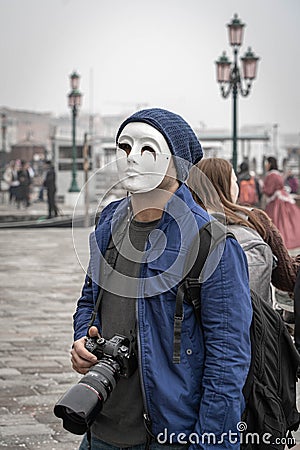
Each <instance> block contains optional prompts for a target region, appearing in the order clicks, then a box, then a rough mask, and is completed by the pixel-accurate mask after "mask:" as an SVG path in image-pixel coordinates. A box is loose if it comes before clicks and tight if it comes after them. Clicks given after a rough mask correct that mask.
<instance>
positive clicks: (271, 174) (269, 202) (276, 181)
mask: <svg viewBox="0 0 300 450" xmlns="http://www.w3.org/2000/svg"><path fill="white" fill-rule="evenodd" d="M265 164H266V171H267V174H266V176H265V179H264V185H263V193H264V194H265V197H266V209H265V211H266V213H267V214H268V216H269V217H270V218H271V219H272V221H273V223H274V225H275V226H276V227H277V228H278V230H279V231H280V233H281V235H282V238H283V241H284V243H285V246H286V247H287V248H288V249H294V248H298V247H300V226H299V223H300V208H298V206H297V205H296V203H295V200H294V199H293V198H292V197H291V196H290V195H289V193H288V192H287V191H286V189H285V188H284V180H283V176H282V175H281V173H280V172H279V170H278V165H277V160H276V158H274V157H273V156H270V157H268V158H267V159H266V163H265Z"/></svg>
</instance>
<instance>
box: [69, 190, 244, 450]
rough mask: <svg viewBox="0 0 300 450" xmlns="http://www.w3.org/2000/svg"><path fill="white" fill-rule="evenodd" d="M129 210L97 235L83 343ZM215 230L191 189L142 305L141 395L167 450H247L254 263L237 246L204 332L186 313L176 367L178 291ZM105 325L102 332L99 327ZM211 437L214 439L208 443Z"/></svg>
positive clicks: (166, 235)
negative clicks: (102, 271) (201, 241)
mask: <svg viewBox="0 0 300 450" xmlns="http://www.w3.org/2000/svg"><path fill="white" fill-rule="evenodd" d="M128 202H130V200H129V199H123V200H121V201H118V202H113V203H111V204H110V205H109V206H108V207H106V208H105V209H104V210H103V212H102V215H101V217H100V220H99V223H98V226H97V228H96V230H95V232H94V233H92V234H91V238H90V246H91V249H90V251H91V257H90V265H89V275H87V276H86V280H85V284H84V287H83V290H82V296H81V297H80V299H79V300H78V304H77V310H76V312H75V314H74V330H75V334H74V339H75V340H77V339H79V338H81V337H82V336H85V335H86V333H87V324H88V322H89V319H90V316H91V312H92V310H93V307H94V304H95V302H96V300H97V295H98V292H99V286H98V284H100V280H99V279H98V278H99V276H98V274H99V267H100V265H101V263H103V259H102V258H103V256H102V255H104V254H105V250H106V248H107V246H108V243H109V240H110V237H111V232H112V231H111V230H112V229H114V227H115V226H116V225H120V223H126V220H124V219H125V218H126V215H127V214H128V210H129V208H128ZM210 220H211V217H210V216H209V214H208V213H206V212H205V211H204V210H203V209H202V208H201V207H200V206H198V205H197V204H196V203H195V202H194V200H193V198H192V196H191V194H190V192H189V190H188V188H187V187H186V186H185V185H182V186H181V187H180V188H179V189H178V190H177V191H176V193H175V194H174V195H173V196H172V197H171V199H170V200H169V202H168V203H167V204H166V206H165V209H164V212H163V215H162V218H161V220H160V222H159V223H158V225H157V228H156V229H155V230H153V231H152V232H151V233H150V236H149V239H148V243H147V248H146V252H145V259H144V261H143V263H142V264H141V272H140V280H141V281H140V287H139V298H138V299H137V318H138V320H137V322H138V338H139V361H140V371H141V383H142V392H143V396H144V407H145V413H146V414H147V416H148V417H149V419H150V421H151V431H152V433H153V434H154V435H155V436H158V435H159V434H160V433H162V434H160V435H159V437H160V439H161V441H163V440H164V438H165V437H166V435H167V441H166V443H171V442H172V443H175V442H176V440H177V439H178V437H179V443H182V442H184V441H186V442H188V443H190V444H191V445H190V449H194V448H195V449H196V448H204V449H207V448H210V447H211V446H212V445H213V444H214V445H213V446H214V448H219V447H220V448H232V449H238V448H239V443H238V439H237V435H236V434H235V433H237V424H238V422H240V420H241V414H242V412H243V409H244V398H243V394H242V388H243V385H244V383H245V380H246V376H247V373H248V369H249V365H250V357H251V349H250V335H249V328H250V324H251V319H252V308H251V300H250V293H249V284H248V270H247V263H246V257H245V255H244V253H243V250H242V249H241V247H240V245H239V244H238V242H237V241H236V240H234V239H231V238H227V240H226V244H225V246H223V248H222V249H221V250H220V249H219V248H217V249H216V250H215V251H214V252H213V254H212V255H211V257H210V258H209V262H208V267H207V268H206V276H205V281H204V282H203V285H202V289H201V313H202V327H199V325H198V323H197V321H196V319H195V315H194V312H193V309H192V307H191V306H190V305H188V304H187V303H185V304H184V320H183V322H182V334H181V362H180V364H173V362H172V356H173V328H174V307H175V298H176V291H177V285H178V282H179V281H180V279H181V278H182V276H183V265H184V262H185V260H186V256H187V253H188V252H189V250H190V246H191V243H192V239H193V238H194V237H195V236H196V235H197V233H198V230H199V229H200V228H201V227H202V226H203V225H204V224H205V223H207V222H208V221H210ZM219 247H221V246H219ZM91 279H92V280H93V282H91ZM96 325H97V326H98V328H99V330H100V332H101V318H100V317H98V318H97V323H96ZM229 432H231V433H232V434H231V436H229ZM171 433H175V434H173V435H171ZM180 433H183V434H180ZM208 433H214V436H215V437H212V436H210V437H207V439H205V436H208ZM170 435H171V436H170Z"/></svg>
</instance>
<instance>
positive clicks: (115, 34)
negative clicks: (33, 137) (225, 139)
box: [0, 0, 300, 133]
mask: <svg viewBox="0 0 300 450" xmlns="http://www.w3.org/2000/svg"><path fill="white" fill-rule="evenodd" d="M0 8H1V10H0V49H1V50H0V51H1V56H0V58H1V78H0V79H1V89H0V93H1V94H0V106H7V107H10V108H18V109H26V110H33V111H39V112H45V111H49V112H52V113H54V114H65V113H67V112H68V106H67V97H66V96H67V93H68V91H69V79H68V77H69V74H70V73H71V72H72V71H73V70H74V69H76V70H77V71H78V72H79V74H80V75H81V85H80V89H81V91H82V92H83V93H84V98H83V105H82V109H83V110H84V111H86V112H93V113H98V112H99V113H114V112H115V113H118V112H123V111H125V110H134V109H135V108H136V107H138V105H141V104H147V106H149V107H163V108H167V109H170V110H172V111H174V112H177V113H179V114H180V115H182V116H183V117H184V118H185V119H186V120H187V121H189V122H190V123H191V125H192V126H199V124H200V123H202V124H205V126H206V127H209V128H220V127H221V128H223V127H225V128H231V121H232V101H231V98H230V99H227V100H224V99H223V98H221V95H220V92H219V86H218V84H217V82H216V74H215V72H216V70H215V61H216V59H217V58H218V57H219V56H220V55H221V53H222V51H223V50H226V51H227V54H228V56H230V57H232V50H231V48H230V46H229V44H228V35H227V27H226V24H227V23H228V22H229V21H230V20H231V18H232V17H233V14H234V13H238V15H239V17H240V18H241V19H242V20H243V22H245V23H246V27H245V33H244V44H243V46H242V48H241V56H242V55H243V54H244V52H245V51H246V50H247V48H248V46H251V47H252V49H253V50H254V52H255V53H256V54H257V55H258V56H259V57H260V58H261V59H260V61H259V67H258V77H257V80H256V81H255V82H254V84H253V89H252V92H251V94H250V96H249V97H247V98H241V97H239V125H240V126H241V125H246V124H247V125H248V124H249V125H252V124H261V123H262V124H265V123H267V124H271V125H272V124H275V123H277V124H278V125H279V128H280V131H282V132H283V131H289V132H295V133H299V132H300V88H299V82H300V49H299V47H300V1H299V0H247V1H244V0H0Z"/></svg>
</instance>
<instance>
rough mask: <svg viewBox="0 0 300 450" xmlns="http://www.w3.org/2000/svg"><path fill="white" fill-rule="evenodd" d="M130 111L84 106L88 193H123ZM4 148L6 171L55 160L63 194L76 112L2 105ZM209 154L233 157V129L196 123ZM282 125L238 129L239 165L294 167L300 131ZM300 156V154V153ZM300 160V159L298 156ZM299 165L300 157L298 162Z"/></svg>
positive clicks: (1, 159) (81, 125)
mask: <svg viewBox="0 0 300 450" xmlns="http://www.w3.org/2000/svg"><path fill="white" fill-rule="evenodd" d="M130 113H131V112H126V113H125V112H124V113H123V114H113V115H100V114H93V115H90V114H86V113H84V112H82V111H80V113H79V114H78V117H77V121H76V145H77V182H78V186H79V188H80V189H81V188H82V187H83V185H84V171H83V158H82V146H83V142H84V135H85V133H88V142H89V177H90V179H91V181H90V183H89V195H90V198H91V200H92V201H97V200H98V199H99V197H101V196H102V195H103V193H105V192H106V191H108V192H110V190H112V191H113V192H112V194H111V195H112V196H113V195H117V196H119V195H124V192H123V191H122V190H121V189H120V187H119V186H118V185H117V181H118V180H117V170H116V164H115V162H114V161H115V135H116V132H117V129H118V127H119V125H120V123H121V122H122V121H123V120H124V119H125V118H126V117H127V116H128V115H129V114H130ZM0 120H2V124H1V129H2V135H1V146H0V148H1V150H0V167H1V170H2V171H3V169H4V167H5V164H6V163H7V162H8V161H9V160H10V159H16V158H18V159H24V160H27V161H29V162H31V163H32V165H33V166H35V167H37V166H38V167H39V168H41V167H42V161H43V160H45V159H51V160H52V162H53V164H54V167H55V169H56V172H57V188H58V195H59V197H60V198H61V199H63V198H64V196H65V194H66V192H67V191H68V189H69V187H70V185H71V177H72V120H71V113H70V112H68V113H66V114H65V115H62V116H59V117H56V116H54V115H53V114H51V113H49V112H45V113H37V112H32V111H23V110H14V109H10V108H7V107H2V108H1V107H0ZM194 131H195V133H196V135H197V136H198V138H199V140H200V142H201V144H202V147H203V150H204V155H205V157H222V158H226V159H228V160H230V159H231V157H232V132H231V130H220V129H213V128H210V129H208V128H207V127H205V125H204V126H201V127H199V128H197V127H195V128H194ZM279 131H280V129H278V125H277V124H275V125H274V124H273V125H272V124H267V125H259V124H258V125H251V126H250V125H247V126H242V127H240V128H239V130H238V164H240V163H241V162H242V161H243V160H248V161H249V164H250V168H251V169H252V170H255V171H257V173H259V174H262V173H263V170H264V168H263V161H264V158H265V157H266V156H271V155H275V156H277V157H278V159H279V162H280V164H282V162H283V160H286V159H287V160H289V158H292V157H293V163H292V164H291V165H293V168H294V170H295V168H296V166H297V164H296V159H297V158H298V154H297V158H296V157H295V154H294V153H293V152H292V151H291V150H290V149H293V148H298V147H299V134H296V133H295V134H289V135H286V134H282V133H279ZM299 158H300V156H299ZM297 161H298V159H297ZM298 166H299V170H300V162H298Z"/></svg>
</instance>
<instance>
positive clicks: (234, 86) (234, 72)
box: [216, 14, 259, 172]
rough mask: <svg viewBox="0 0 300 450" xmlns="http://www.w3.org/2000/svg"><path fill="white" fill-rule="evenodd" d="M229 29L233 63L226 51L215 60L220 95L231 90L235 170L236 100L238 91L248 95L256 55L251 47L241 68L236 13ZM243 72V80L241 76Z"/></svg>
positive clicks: (240, 26)
mask: <svg viewBox="0 0 300 450" xmlns="http://www.w3.org/2000/svg"><path fill="white" fill-rule="evenodd" d="M227 26H228V31H229V43H230V45H231V46H232V47H233V63H231V61H230V60H229V59H228V58H227V56H226V53H225V52H223V54H222V56H221V57H220V58H219V59H218V60H217V61H216V65H217V81H218V83H219V84H220V90H221V95H222V97H223V98H227V97H228V96H229V94H230V93H231V92H232V105H233V111H232V120H233V123H232V166H233V169H234V171H235V172H236V171H237V160H238V152H237V140H238V139H237V100H238V94H239V93H240V94H241V95H242V96H243V97H246V96H247V95H249V93H250V90H251V86H252V81H253V80H254V79H255V77H256V68H257V61H258V59H259V58H258V57H257V56H255V55H254V53H253V52H252V50H251V48H250V47H249V48H248V51H247V52H246V53H245V55H244V56H243V57H242V58H241V61H242V70H240V67H239V65H238V52H239V47H240V46H241V45H242V41H243V31H244V26H245V24H243V23H242V22H241V21H240V19H239V18H238V16H237V14H235V15H234V17H233V19H232V21H231V22H230V23H229V24H228V25H227ZM241 73H242V74H243V80H242V77H241ZM243 82H246V87H243Z"/></svg>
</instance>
